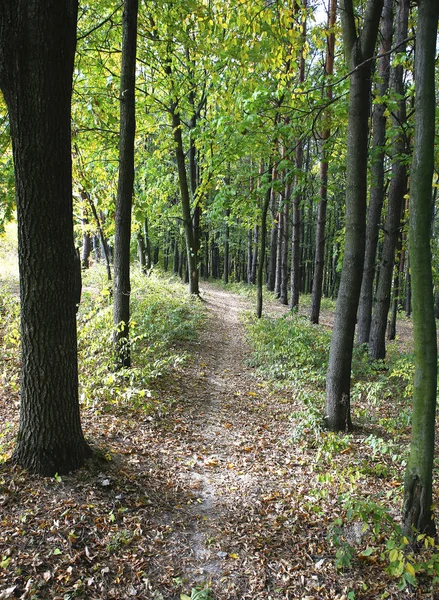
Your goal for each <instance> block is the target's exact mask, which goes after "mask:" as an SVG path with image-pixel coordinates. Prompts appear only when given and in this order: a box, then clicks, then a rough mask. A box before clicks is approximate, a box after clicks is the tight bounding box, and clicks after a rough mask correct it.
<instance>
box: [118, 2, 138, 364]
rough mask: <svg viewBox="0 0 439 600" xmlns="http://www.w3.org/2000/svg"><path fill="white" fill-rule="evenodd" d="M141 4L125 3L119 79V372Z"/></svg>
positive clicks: (125, 350)
mask: <svg viewBox="0 0 439 600" xmlns="http://www.w3.org/2000/svg"><path fill="white" fill-rule="evenodd" d="M137 11H138V0H125V2H124V12H123V31H122V68H121V76H120V141H119V180H118V186H117V199H116V217H115V220H116V234H115V237H114V309H113V321H114V326H115V333H114V344H115V361H116V366H117V367H118V368H121V367H130V366H131V355H130V346H129V321H130V294H131V284H130V241H131V208H132V203H133V189H134V138H135V133H136V104H135V95H134V90H135V77H136V42H137Z"/></svg>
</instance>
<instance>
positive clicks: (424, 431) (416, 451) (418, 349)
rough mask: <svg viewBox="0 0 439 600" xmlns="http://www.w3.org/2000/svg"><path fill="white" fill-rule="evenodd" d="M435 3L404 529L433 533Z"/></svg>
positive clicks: (414, 213) (426, 3) (414, 264)
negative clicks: (432, 240)
mask: <svg viewBox="0 0 439 600" xmlns="http://www.w3.org/2000/svg"><path fill="white" fill-rule="evenodd" d="M438 12H439V5H438V3H437V0H420V1H419V4H418V24H417V31H416V48H415V135H414V148H413V159H412V166H411V177H410V230H409V244H410V261H411V273H412V303H413V332H414V345H415V381H414V391H413V416H412V439H411V444H410V457H409V460H408V462H407V468H406V475H405V483H404V507H403V527H404V530H405V532H406V535H409V536H412V535H413V531H414V530H417V531H419V532H427V533H430V534H434V532H435V523H434V516H433V508H432V473H433V457H434V437H435V414H436V388H437V340H436V323H435V318H434V299H433V283H432V272H431V248H430V239H431V197H432V179H433V165H434V132H435V77H434V67H435V56H436V40H437V26H438Z"/></svg>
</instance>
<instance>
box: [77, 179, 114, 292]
mask: <svg viewBox="0 0 439 600" xmlns="http://www.w3.org/2000/svg"><path fill="white" fill-rule="evenodd" d="M81 197H82V199H86V200H87V202H88V204H89V206H90V208H91V212H92V214H93V218H94V220H95V223H96V227H97V228H98V233H99V241H100V243H101V247H102V251H103V252H104V255H105V266H106V269H107V279H108V281H111V265H110V255H109V253H108V245H107V243H106V240H105V235H104V230H103V228H102V223H101V220H100V218H99V215H98V212H97V210H96V206H95V205H94V202H93V200H92V199H91V196H90V194H89V193H88V192H86V191H85V190H83V191H82V192H81ZM95 241H98V240H97V238H96V237H95ZM94 250H95V251H96V257H97V260H98V261H99V259H100V254H101V251H100V248H99V243H97V244H95V245H94Z"/></svg>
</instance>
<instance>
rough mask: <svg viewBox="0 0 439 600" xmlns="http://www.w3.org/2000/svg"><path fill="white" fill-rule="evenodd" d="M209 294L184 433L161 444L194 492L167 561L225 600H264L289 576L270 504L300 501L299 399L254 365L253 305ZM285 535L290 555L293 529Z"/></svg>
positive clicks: (169, 517) (179, 419)
mask: <svg viewBox="0 0 439 600" xmlns="http://www.w3.org/2000/svg"><path fill="white" fill-rule="evenodd" d="M201 289H202V294H201V296H202V299H203V301H204V302H205V306H206V309H207V320H206V324H205V327H204V328H203V331H202V333H201V337H200V340H199V343H198V344H197V348H196V353H194V355H193V360H192V361H191V363H190V365H189V366H185V367H184V369H183V373H181V374H180V375H179V376H177V378H176V381H174V382H173V386H175V389H174V395H175V396H176V398H177V404H176V406H175V412H174V415H173V417H171V418H173V420H174V423H175V425H174V428H173V430H172V432H170V433H167V434H166V436H167V437H168V439H167V441H166V440H162V442H163V441H164V444H163V443H161V447H162V448H163V450H164V453H165V455H166V457H163V458H162V460H163V461H164V462H165V461H166V462H167V468H168V470H169V472H170V473H171V472H172V478H173V480H174V481H177V482H178V485H179V487H181V488H182V489H185V490H189V491H190V493H191V498H189V500H188V501H187V505H186V506H185V507H184V508H182V507H181V506H178V505H177V508H176V509H174V510H168V511H166V514H165V515H162V516H161V519H162V521H161V523H164V522H165V523H167V524H168V525H169V526H170V527H171V528H172V533H171V534H170V536H169V537H168V539H167V550H166V554H167V555H168V557H169V556H170V555H172V556H175V557H176V562H178V563H179V567H178V568H179V571H180V573H179V576H180V577H182V578H183V580H185V581H187V582H188V583H189V584H190V585H194V584H198V585H212V587H213V589H214V590H215V589H218V590H219V589H220V590H221V595H219V596H218V597H221V598H246V597H248V598H255V597H256V595H255V594H256V590H257V589H258V588H259V590H260V591H261V590H262V589H267V586H268V588H271V587H272V585H271V583H270V581H271V579H272V578H274V579H275V578H276V577H278V576H279V565H276V564H275V563H273V564H272V565H271V567H270V566H269V565H268V564H267V565H265V562H266V561H265V559H264V552H263V548H264V546H266V545H268V544H270V543H271V542H270V540H271V538H272V537H273V535H274V533H275V530H276V529H277V527H278V525H279V524H278V523H276V514H271V511H270V503H272V502H274V501H275V500H276V498H277V497H278V496H279V497H280V495H281V490H282V496H284V494H285V492H286V488H291V490H290V492H289V493H288V496H289V497H292V495H293V493H295V492H294V491H293V488H296V485H297V484H298V483H299V481H300V479H301V477H300V474H298V476H297V477H295V478H294V480H293V479H291V478H290V477H288V481H287V479H286V475H287V466H288V465H290V464H291V462H292V461H291V457H290V454H291V445H290V444H289V443H288V441H289V438H290V436H291V425H290V423H289V414H290V412H291V410H292V405H291V398H287V397H286V396H285V392H284V393H283V395H282V394H279V393H276V392H274V391H272V390H270V389H269V388H268V387H267V385H266V384H265V383H263V382H262V381H259V380H258V379H257V378H256V377H255V374H254V372H253V370H252V369H251V367H249V366H248V364H247V363H246V359H247V358H248V357H249V348H248V346H247V344H246V341H245V334H244V326H243V324H242V323H241V320H240V315H241V314H242V312H243V311H247V310H251V309H252V308H253V307H252V306H251V305H250V303H249V302H248V301H246V300H245V299H244V298H241V297H239V296H237V295H236V294H233V293H231V292H229V291H225V290H224V289H221V288H219V287H217V286H214V285H210V284H204V283H203V284H202V286H201ZM167 429H168V431H169V424H168V426H167ZM176 433H177V436H176ZM161 435H163V432H162V434H161ZM170 446H171V447H172V448H173V449H174V450H173V453H170V452H169V447H170ZM301 470H302V467H301V466H299V471H301ZM302 475H303V473H302ZM296 491H297V490H296ZM277 533H278V536H279V538H278V540H277V542H276V543H277V544H279V545H280V548H281V547H282V544H283V543H284V542H285V537H286V538H288V539H289V538H290V536H291V531H289V530H288V529H286V530H285V532H284V533H281V532H280V531H278V532H277ZM265 534H267V537H265ZM282 538H284V539H282ZM255 561H256V562H255ZM256 564H257V565H258V566H257V567H256ZM261 567H262V571H261ZM271 569H273V573H270V570H271ZM274 579H273V583H274ZM215 597H216V596H215ZM260 597H267V598H268V596H265V595H264V594H262V596H260ZM273 597H276V596H273Z"/></svg>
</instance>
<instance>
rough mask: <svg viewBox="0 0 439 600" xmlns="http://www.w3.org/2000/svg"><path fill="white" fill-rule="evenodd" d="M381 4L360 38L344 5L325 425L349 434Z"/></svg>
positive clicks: (377, 0) (346, 0)
mask: <svg viewBox="0 0 439 600" xmlns="http://www.w3.org/2000/svg"><path fill="white" fill-rule="evenodd" d="M382 6H383V0H368V3H367V6H366V9H365V23H364V28H363V30H362V32H361V33H360V34H357V30H356V21H355V17H354V9H353V4H352V0H343V1H342V6H341V18H342V29H343V41H344V46H345V54H346V62H347V64H348V67H349V68H350V69H351V76H350V97H349V115H348V136H347V147H348V148H349V152H348V153H347V166H346V237H345V246H344V257H343V268H342V273H341V281H340V289H339V293H338V297H337V305H336V311H335V319H334V328H333V333H332V338H331V347H330V351H329V364H328V373H327V379H326V416H325V420H326V424H327V426H328V428H329V429H330V430H332V431H341V430H345V429H350V428H351V414H350V385H351V364H352V351H353V344H354V331H355V321H356V316H357V308H358V299H359V295H360V288H361V278H362V273H363V262H364V247H365V232H366V192H367V154H368V137H369V124H368V120H369V96H370V80H371V63H370V62H366V63H365V62H364V61H366V60H367V59H369V58H370V57H371V56H372V55H373V52H374V48H375V43H376V38H377V34H378V27H379V21H380V15H381V10H382Z"/></svg>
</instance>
